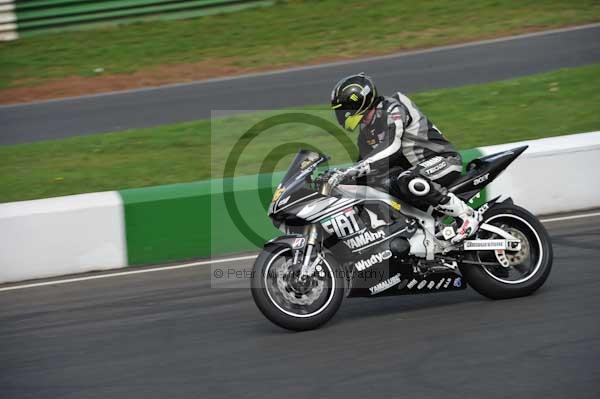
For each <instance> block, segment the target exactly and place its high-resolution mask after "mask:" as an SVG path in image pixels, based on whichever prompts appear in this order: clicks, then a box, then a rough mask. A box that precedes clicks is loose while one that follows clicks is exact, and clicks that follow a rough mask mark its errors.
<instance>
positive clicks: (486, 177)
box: [449, 145, 529, 201]
mask: <svg viewBox="0 0 600 399" xmlns="http://www.w3.org/2000/svg"><path fill="white" fill-rule="evenodd" d="M528 147H529V146H526V145H525V146H522V147H517V148H513V149H511V150H507V151H502V152H498V153H495V154H491V155H487V156H484V157H481V158H478V159H474V160H473V161H471V162H469V164H468V165H467V174H466V175H464V176H462V177H460V178H458V179H457V180H456V181H454V182H453V183H452V184H451V185H450V187H449V191H450V192H452V193H454V194H455V195H456V196H457V197H459V198H460V199H462V200H463V201H467V200H469V199H471V198H473V197H474V196H475V195H477V193H479V192H480V191H481V190H483V189H484V188H485V186H487V185H488V184H490V183H491V182H492V181H494V179H496V177H498V175H500V173H502V172H503V171H504V169H506V168H507V167H508V165H510V164H511V163H512V162H513V161H514V160H515V159H516V158H517V157H518V156H519V155H521V154H522V153H523V152H524V151H525V150H526V149H527V148H528Z"/></svg>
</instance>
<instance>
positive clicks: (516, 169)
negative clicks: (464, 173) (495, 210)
mask: <svg viewBox="0 0 600 399" xmlns="http://www.w3.org/2000/svg"><path fill="white" fill-rule="evenodd" d="M522 145H529V148H528V149H527V150H526V151H525V152H524V153H523V154H521V156H519V157H518V158H517V159H516V160H515V161H514V162H513V163H512V164H511V165H510V166H509V167H508V168H507V169H506V170H505V171H504V173H502V174H501V175H500V176H499V177H498V178H497V179H496V180H495V181H494V182H492V183H491V184H490V185H489V186H488V189H487V193H488V198H494V197H495V196H497V195H509V196H511V197H512V198H513V200H514V201H515V204H517V205H520V206H522V207H524V208H527V209H528V210H530V211H531V212H533V213H535V214H538V215H543V214H549V213H558V212H570V211H576V210H582V209H589V208H596V207H599V206H600V169H599V165H600V132H593V133H583V134H577V135H569V136H559V137H549V138H545V139H540V140H529V141H522V142H518V143H512V144H501V145H495V146H490V147H483V148H481V151H482V152H483V153H484V154H485V155H489V154H493V153H496V152H500V151H505V150H508V149H511V148H515V147H519V146H522Z"/></svg>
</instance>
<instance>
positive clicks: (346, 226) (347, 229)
mask: <svg viewBox="0 0 600 399" xmlns="http://www.w3.org/2000/svg"><path fill="white" fill-rule="evenodd" d="M321 225H322V226H323V229H324V230H325V231H326V232H328V233H329V234H334V233H335V235H337V236H338V237H346V236H351V235H353V234H356V233H358V232H360V228H359V227H358V223H357V222H356V214H355V212H354V208H347V209H345V210H343V211H342V213H338V214H337V215H333V216H332V217H330V218H328V219H325V220H323V221H322V222H321Z"/></svg>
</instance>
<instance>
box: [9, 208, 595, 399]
mask: <svg viewBox="0 0 600 399" xmlns="http://www.w3.org/2000/svg"><path fill="white" fill-rule="evenodd" d="M546 226H547V228H548V229H549V232H550V234H551V236H552V240H553V244H554V254H555V258H554V268H553V272H552V274H551V275H550V278H549V279H548V281H547V282H546V284H545V286H544V287H542V289H541V290H539V291H538V292H537V293H536V294H535V295H533V296H530V297H526V298H519V299H513V300H505V301H491V300H488V299H485V298H483V297H481V296H480V295H479V294H477V293H476V292H475V291H473V290H472V289H468V290H466V291H460V292H453V293H438V294H431V295H420V296H401V297H388V298H379V299H347V300H345V302H344V303H343V304H342V308H341V309H340V311H339V313H338V314H337V315H336V316H335V318H334V319H333V320H332V321H331V322H330V323H329V324H327V325H325V326H324V327H323V328H321V329H319V330H316V331H310V332H305V333H291V332H288V331H285V330H282V329H280V328H278V327H276V326H274V325H272V324H270V323H269V322H268V321H267V320H266V319H265V318H264V317H263V316H262V315H261V314H260V313H259V311H258V310H257V309H256V308H255V306H254V303H253V301H252V299H251V296H250V292H249V290H248V289H225V288H211V278H210V275H211V267H206V266H198V267H190V268H186V269H178V270H170V271H160V272H152V273H144V274H136V275H129V276H119V277H110V278H105V279H98V280H90V281H80V282H76V283H68V284H62V285H55V286H43V287H35V288H27V289H20V290H15V291H4V292H0V359H1V361H0V392H1V394H0V396H1V397H2V398H7V399H8V398H65V399H66V398H102V399H105V398H238V397H244V398H281V397H286V398H302V397H309V396H310V397H314V398H330V397H344V398H368V397H408V398H457V399H458V398H460V399H463V398H465V397H467V398H481V397H486V398H502V399H504V398H537V397H540V398H565V397H569V398H598V397H600V371H599V370H600V367H599V366H600V318H599V317H598V315H600V263H599V262H598V259H599V258H600V245H599V242H598V237H599V236H600V217H599V216H595V217H588V218H584V219H578V220H570V221H561V222H550V223H547V224H546ZM243 263H244V262H243ZM245 263H246V265H247V264H249V263H251V261H247V262H245ZM231 266H232V265H231V264H229V265H228V264H219V265H218V267H219V268H221V269H226V268H228V267H231ZM215 267H217V266H215ZM212 270H213V272H214V270H215V269H214V268H212Z"/></svg>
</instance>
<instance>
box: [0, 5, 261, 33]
mask: <svg viewBox="0 0 600 399" xmlns="http://www.w3.org/2000/svg"><path fill="white" fill-rule="evenodd" d="M271 4H273V1H266V0H98V1H89V0H16V1H14V0H0V40H12V39H16V38H17V37H18V36H28V35H33V34H39V33H43V32H47V31H50V30H64V29H73V28H82V27H83V28H87V27H90V26H92V25H99V24H111V23H112V24H114V23H124V22H132V21H139V20H149V19H177V18H191V17H197V16H202V15H208V14H215V13H221V12H230V11H237V10H240V9H244V8H249V7H257V6H267V5H271ZM4 10H6V11H4ZM5 12H6V13H7V14H6V16H5V15H4V13H5ZM9 13H10V14H9ZM17 32H18V35H17Z"/></svg>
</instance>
